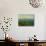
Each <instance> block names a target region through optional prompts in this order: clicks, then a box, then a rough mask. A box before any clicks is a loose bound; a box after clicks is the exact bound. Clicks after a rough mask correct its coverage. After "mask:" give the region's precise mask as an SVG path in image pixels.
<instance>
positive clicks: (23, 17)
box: [18, 14, 34, 26]
mask: <svg viewBox="0 0 46 46" xmlns="http://www.w3.org/2000/svg"><path fill="white" fill-rule="evenodd" d="M18 26H34V15H33V14H20V15H18Z"/></svg>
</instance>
